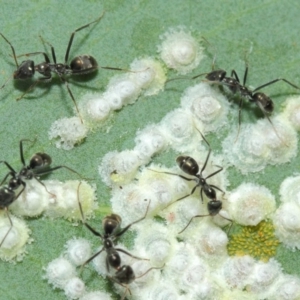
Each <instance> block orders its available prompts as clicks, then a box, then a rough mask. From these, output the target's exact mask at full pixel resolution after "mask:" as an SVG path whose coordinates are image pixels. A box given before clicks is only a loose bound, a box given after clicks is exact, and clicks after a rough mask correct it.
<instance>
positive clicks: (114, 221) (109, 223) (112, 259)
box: [77, 183, 151, 271]
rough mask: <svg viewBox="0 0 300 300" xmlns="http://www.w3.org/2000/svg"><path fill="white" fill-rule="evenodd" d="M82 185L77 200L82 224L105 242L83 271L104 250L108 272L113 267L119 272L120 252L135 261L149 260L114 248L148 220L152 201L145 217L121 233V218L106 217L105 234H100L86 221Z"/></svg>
mask: <svg viewBox="0 0 300 300" xmlns="http://www.w3.org/2000/svg"><path fill="white" fill-rule="evenodd" d="M80 184H81V183H79V185H78V189H77V199H78V205H79V209H80V214H81V218H82V223H83V224H84V225H85V226H86V227H87V228H88V230H90V231H91V232H92V233H93V234H94V235H96V236H98V237H100V239H101V240H102V242H103V247H102V249H101V250H100V251H98V252H96V253H95V254H93V255H92V256H91V257H90V258H89V259H88V260H87V261H85V262H84V263H83V264H82V266H81V269H82V268H83V267H84V266H85V265H86V264H88V263H89V262H90V261H92V260H93V259H94V258H95V257H96V256H98V255H99V254H100V253H102V252H103V251H104V250H105V251H106V254H107V256H106V269H107V271H109V267H110V266H111V267H112V268H114V269H116V270H118V269H119V268H120V265H121V257H120V255H119V253H118V252H122V253H124V254H126V255H128V256H130V257H132V258H135V259H141V260H148V259H147V258H140V257H137V256H134V255H132V254H130V253H129V252H127V251H125V250H123V249H121V248H115V247H114V241H115V240H116V239H117V238H119V237H120V236H121V235H123V234H124V233H125V232H126V231H127V230H128V229H129V228H130V227H131V226H132V225H133V224H136V223H138V222H140V221H142V220H144V219H145V218H146V215H147V213H148V209H149V205H150V203H151V200H150V201H149V204H148V206H147V209H146V212H145V215H144V216H143V217H142V218H140V219H138V220H136V221H134V222H132V223H130V224H129V225H127V226H126V227H124V228H123V229H122V230H121V231H119V232H118V230H119V229H120V225H121V221H122V219H121V217H120V216H119V215H117V214H111V215H109V216H106V217H105V218H104V219H103V220H102V227H103V230H104V234H101V233H100V232H98V231H97V230H95V229H94V228H93V227H91V226H90V225H89V224H88V223H86V221H85V219H84V215H83V210H82V205H81V203H80V200H79V187H80Z"/></svg>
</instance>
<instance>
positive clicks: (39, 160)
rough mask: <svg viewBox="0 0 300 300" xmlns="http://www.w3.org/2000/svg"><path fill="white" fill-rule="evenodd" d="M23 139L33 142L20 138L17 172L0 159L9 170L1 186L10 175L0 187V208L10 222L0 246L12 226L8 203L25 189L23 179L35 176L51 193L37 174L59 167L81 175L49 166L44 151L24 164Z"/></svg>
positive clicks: (0, 244) (49, 158)
mask: <svg viewBox="0 0 300 300" xmlns="http://www.w3.org/2000/svg"><path fill="white" fill-rule="evenodd" d="M24 141H29V142H31V143H33V142H34V141H31V140H28V139H22V140H20V158H21V162H22V165H23V167H22V169H21V170H20V171H19V172H16V171H15V169H14V168H13V167H12V166H11V165H10V164H9V163H8V162H6V161H3V160H1V161H0V163H4V164H5V165H6V167H7V168H8V169H9V170H10V171H9V172H8V173H7V174H6V175H5V177H4V178H3V180H2V181H1V183H0V186H2V185H3V184H4V182H5V181H6V179H7V178H8V176H11V178H10V179H9V181H8V183H7V184H6V185H5V186H2V187H0V210H5V211H6V215H7V217H8V219H9V222H10V228H9V230H8V231H7V233H6V234H5V236H4V238H3V239H2V241H1V243H0V247H1V246H2V244H3V242H4V241H5V239H6V237H7V236H8V234H9V232H10V231H11V229H12V227H13V223H12V220H11V218H10V216H9V213H8V207H9V206H10V204H12V203H13V202H14V201H16V200H17V199H18V198H19V196H20V195H21V194H22V192H23V191H24V190H25V188H26V182H25V180H30V179H32V178H35V179H36V180H37V181H38V182H39V183H40V184H41V185H42V186H44V188H45V189H46V191H47V192H48V193H49V194H51V195H53V194H52V193H50V192H49V191H48V190H47V187H46V186H45V184H44V183H43V182H41V180H40V179H39V178H38V177H39V176H43V175H46V174H49V173H51V172H53V171H55V170H58V169H61V168H66V169H68V170H69V171H71V172H74V173H76V174H78V175H79V176H81V175H80V174H79V173H77V172H76V171H75V170H73V169H71V168H69V167H67V166H63V165H61V166H56V167H50V165H51V162H52V159H51V157H50V155H48V154H46V153H42V152H37V153H35V154H34V155H33V156H32V158H31V159H30V161H29V164H28V165H26V164H25V159H24V154H23V142H24ZM21 186H22V188H21V190H20V191H19V192H18V193H16V190H18V189H19V188H20V187H21ZM54 196H55V195H54Z"/></svg>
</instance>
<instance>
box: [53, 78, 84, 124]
mask: <svg viewBox="0 0 300 300" xmlns="http://www.w3.org/2000/svg"><path fill="white" fill-rule="evenodd" d="M59 77H60V79H61V81H62V82H63V83H64V84H65V85H66V87H67V90H68V92H69V95H70V96H71V98H72V101H73V103H74V105H75V108H76V111H77V113H78V115H79V118H80V122H81V124H83V120H82V117H81V114H80V112H79V109H78V106H77V103H76V100H75V98H74V96H73V93H72V92H71V89H70V88H69V84H68V81H67V80H66V79H64V78H63V77H62V76H59Z"/></svg>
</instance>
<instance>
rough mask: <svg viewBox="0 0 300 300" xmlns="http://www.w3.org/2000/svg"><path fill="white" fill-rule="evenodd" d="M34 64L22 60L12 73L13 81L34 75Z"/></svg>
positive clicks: (30, 61)
mask: <svg viewBox="0 0 300 300" xmlns="http://www.w3.org/2000/svg"><path fill="white" fill-rule="evenodd" d="M34 71H35V70H34V62H33V60H24V61H22V63H21V65H20V66H19V67H18V69H17V70H16V71H15V72H14V75H13V77H14V79H28V78H32V77H33V75H34Z"/></svg>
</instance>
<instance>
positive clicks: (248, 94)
mask: <svg viewBox="0 0 300 300" xmlns="http://www.w3.org/2000/svg"><path fill="white" fill-rule="evenodd" d="M202 75H206V76H205V79H207V82H208V83H211V84H221V85H224V86H226V87H228V89H229V90H230V91H231V92H232V93H233V94H236V93H238V92H239V93H240V95H241V97H240V100H239V117H238V120H239V129H240V125H241V111H242V106H243V98H247V99H248V100H249V101H250V102H253V103H255V104H256V105H257V106H258V107H259V109H260V110H261V111H262V112H263V114H264V115H265V117H266V118H267V119H268V121H269V122H270V124H271V125H272V127H273V129H274V130H275V133H276V135H277V136H278V134H277V132H276V129H275V127H274V125H273V123H272V121H271V119H270V117H269V115H270V114H272V112H273V110H274V103H273V101H272V99H271V98H269V97H268V96H267V95H266V94H264V93H261V92H257V91H259V90H261V89H262V88H264V87H266V86H268V85H271V84H273V83H276V82H278V81H284V82H286V83H287V84H289V85H290V86H292V87H294V88H295V89H300V88H299V87H298V86H296V85H295V84H293V83H291V82H290V81H288V80H286V79H284V78H277V79H274V80H271V81H269V82H267V83H265V84H263V85H260V86H259V87H257V88H255V89H254V90H250V89H249V88H247V87H246V81H247V76H248V64H247V62H246V68H245V73H244V78H243V84H241V83H240V79H239V77H238V75H237V73H236V71H235V70H232V71H231V77H226V71H224V70H212V71H211V72H210V73H203V74H199V75H197V76H194V77H192V79H195V78H197V77H199V76H202ZM238 134H239V130H238ZM278 137H279V136H278ZM279 138H280V137H279Z"/></svg>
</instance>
